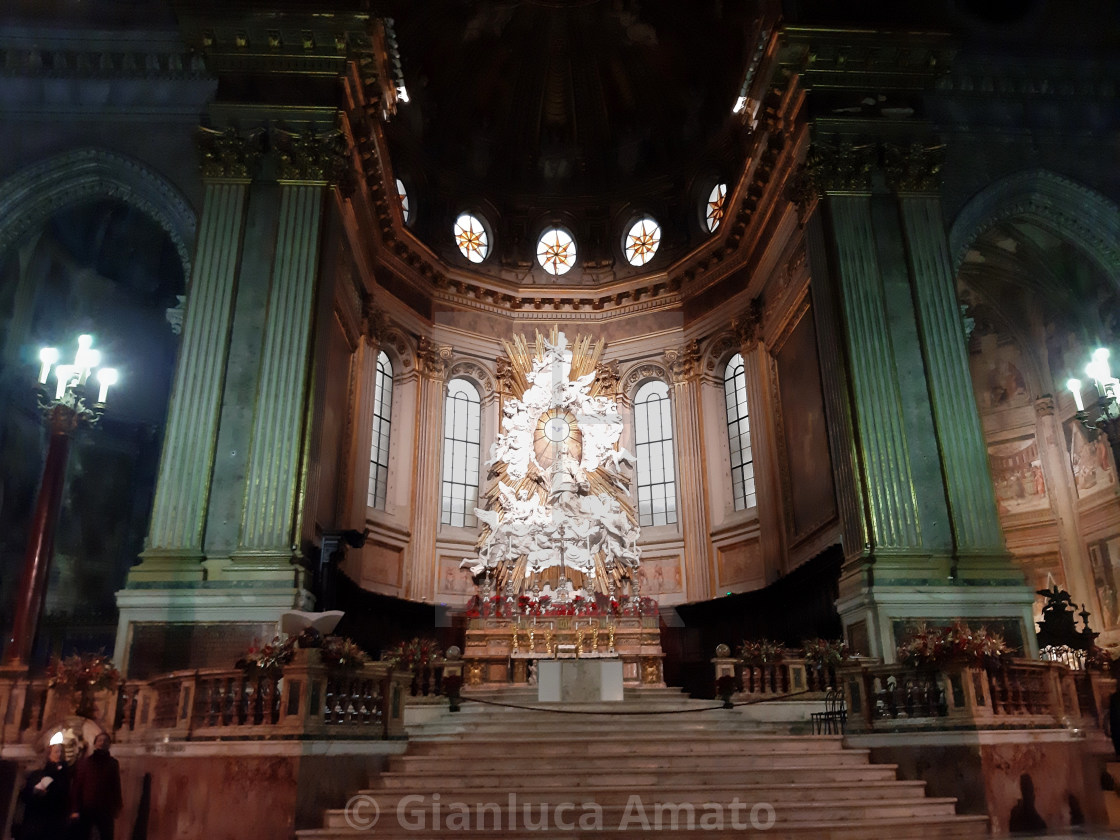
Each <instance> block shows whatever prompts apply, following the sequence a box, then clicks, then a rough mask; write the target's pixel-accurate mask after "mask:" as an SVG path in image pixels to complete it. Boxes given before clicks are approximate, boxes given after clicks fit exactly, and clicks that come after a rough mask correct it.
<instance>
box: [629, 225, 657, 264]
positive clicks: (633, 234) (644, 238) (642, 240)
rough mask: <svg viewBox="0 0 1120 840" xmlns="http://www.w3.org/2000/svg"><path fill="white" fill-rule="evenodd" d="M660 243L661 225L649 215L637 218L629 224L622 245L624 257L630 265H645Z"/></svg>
mask: <svg viewBox="0 0 1120 840" xmlns="http://www.w3.org/2000/svg"><path fill="white" fill-rule="evenodd" d="M660 244H661V225H659V224H658V223H657V222H655V221H654V220H653V219H651V218H650V217H649V216H645V217H644V218H641V219H638V221H636V222H634V224H633V225H631V226H630V230H629V231H628V232H627V233H626V238H625V239H624V240H623V241H622V247H623V248H624V249H625V251H626V259H627V260H628V261H629V262H630V265H634V266H638V265H645V264H646V263H647V262H649V261H650V260H651V259H653V255H654V254H656V253H657V246H658V245H660Z"/></svg>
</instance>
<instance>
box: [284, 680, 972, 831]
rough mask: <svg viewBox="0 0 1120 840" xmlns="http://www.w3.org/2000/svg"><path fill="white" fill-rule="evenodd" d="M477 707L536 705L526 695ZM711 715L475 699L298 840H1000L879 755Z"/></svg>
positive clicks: (632, 695)
mask: <svg viewBox="0 0 1120 840" xmlns="http://www.w3.org/2000/svg"><path fill="white" fill-rule="evenodd" d="M477 696H478V697H480V698H485V699H486V700H489V701H491V702H495V703H507V704H511V705H536V703H535V695H534V694H532V693H530V692H529V691H526V690H524V689H522V690H517V689H511V690H506V691H502V692H491V693H487V694H485V695H481V694H480V695H477ZM620 705H621V706H622V709H621V710H622V711H624V712H625V714H619V713H618V712H619V711H620V708H619V707H620ZM714 706H718V703H713V702H712V701H696V700H689V699H687V698H683V697H682V696H681V695H680V693H679V692H677V691H675V690H671V689H660V690H659V689H651V690H642V691H639V692H631V691H628V692H627V700H626V702H625V703H623V704H588V705H579V706H569V705H566V706H564V707H561V708H562V709H563V712H564V713H558V712H555V711H526V710H521V709H515V708H506V707H502V706H496V705H487V704H483V703H480V702H471V701H470V698H469V697H468V698H467V699H466V700H465V701H464V704H463V708H462V711H460V712H459V713H456V714H450V713H447V712H444V713H442V714H439V715H438V716H436V717H434V718H433V719H432V720H431V721H429V722H427V723H425V724H423V725H420V726H416V727H410V732H409V737H410V741H409V746H408V750H407V751H406V752H405V754H403V755H400V756H396V757H393V758H391V759H390V761H389V766H388V768H387V770H386V772H383V773H381V774H380V775H379V776H377V777H376V778H375V779H373V780H372V787H371V788H369V789H367V790H364V791H360V792H357V794H356V796H355V797H354V798H353V799H351V805H350V808H349V809H342V808H339V809H334V810H330V811H328V812H327V814H326V819H325V822H324V827H323V828H321V829H314V830H309V831H301V832H298V836H299V837H300V838H303V840H328V838H329V839H330V840H341V838H348V837H378V838H406V837H408V838H418V837H439V838H443V837H448V836H456V837H459V836H465V837H471V838H479V839H480V840H481V838H487V840H490V839H491V838H492V839H493V840H497V838H512V837H517V838H523V837H534V838H550V839H551V838H564V837H591V836H597V835H600V834H607V833H609V835H610V836H612V837H615V838H620V840H629V838H638V837H647V836H649V835H651V834H657V833H660V832H661V831H664V832H666V835H665V836H667V837H672V838H677V839H679V838H686V840H692V839H693V838H713V840H714V838H723V837H731V836H737V835H741V834H743V833H744V832H746V833H748V834H754V835H755V836H758V837H766V838H772V840H782V839H783V838H799V839H800V840H810V839H811V840H829V838H832V839H834V840H880V839H881V840H905V838H915V840H917V838H921V840H949V839H950V838H962V840H963V838H970V840H971V838H981V837H986V836H987V825H988V820H987V817H985V816H958V815H957V814H956V800H954V799H938V798H933V797H928V796H926V795H925V783H924V782H906V781H899V780H898V778H897V776H896V769H897V768H896V765H893V764H879V765H876V764H871V763H870V760H869V754H868V750H859V749H845V748H844V747H843V745H842V743H841V739H840V738H839V737H833V736H806V735H790V734H788V733H787V732H782V731H779V729H778V728H777V727H767V726H765V725H760V724H759V723H757V722H756V721H753V720H751V719H749V718H748V717H747V716H746V715H745V714H743V713H742V710H741V709H735V710H733V711H732V710H725V709H718V708H713V707H714ZM570 712H577V713H576V714H572V713H570ZM589 712H594V713H595V714H586V713H589ZM602 712H607V713H602ZM609 712H614V714H610V713H609ZM682 712H683V713H682ZM375 813H377V814H379V817H378V818H377V820H376V823H375V824H372V823H371V820H372V819H373V815H374V814H375Z"/></svg>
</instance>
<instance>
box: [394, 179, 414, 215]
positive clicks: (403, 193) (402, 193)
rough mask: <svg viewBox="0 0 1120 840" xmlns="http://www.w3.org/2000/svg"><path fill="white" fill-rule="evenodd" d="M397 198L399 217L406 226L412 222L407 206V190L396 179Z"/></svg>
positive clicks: (409, 209)
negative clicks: (399, 207) (398, 200)
mask: <svg viewBox="0 0 1120 840" xmlns="http://www.w3.org/2000/svg"><path fill="white" fill-rule="evenodd" d="M397 198H399V199H400V200H401V217H402V218H403V219H404V223H405V224H406V225H407V224H408V223H409V222H410V221H412V210H411V208H410V207H409V204H408V190H406V189H405V188H404V181H402V180H401V179H400V178H397Z"/></svg>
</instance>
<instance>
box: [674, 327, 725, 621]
mask: <svg viewBox="0 0 1120 840" xmlns="http://www.w3.org/2000/svg"><path fill="white" fill-rule="evenodd" d="M665 362H666V366H667V367H668V369H669V376H670V378H671V379H672V383H673V401H672V402H673V424H674V427H675V428H674V431H675V433H676V434H675V441H676V445H677V460H678V463H679V464H680V471H679V472H678V473H677V476H678V481H679V482H680V484H679V487H678V492H679V493H680V502H681V508H680V510H681V522H680V530H681V534H682V535H683V536H684V558H683V563H682V564H681V565H682V567H683V569H684V590H685V597H686V599H687V600H689V601H702V600H705V599H707V598H711V597H712V596H713V595H714V594H715V593H714V590H713V586H714V577H713V575H712V558H711V554H710V545H711V540H710V538H709V523H708V508H707V503H706V499H707V494H706V493H705V488H704V480H703V476H704V474H705V464H706V460H705V457H704V442H703V434H702V431H703V418H702V417H701V416H700V412H701V399H700V349H699V347H698V345H697V343H696V342H695V341H690V342H688V343H687V344H686V345H684V346H683V347H679V348H675V349H672V350H667V351H666V352H665Z"/></svg>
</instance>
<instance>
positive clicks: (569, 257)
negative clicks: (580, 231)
mask: <svg viewBox="0 0 1120 840" xmlns="http://www.w3.org/2000/svg"><path fill="white" fill-rule="evenodd" d="M537 262H539V263H540V264H541V267H542V268H543V269H544V270H545V271H547V272H548V273H549V274H553V275H555V276H557V277H559V276H560V275H561V274H564V273H566V272H567V271H569V270H570V269H571V267H572V266H573V265H575V264H576V242H575V240H574V239H572V235H571V234H570V233H568V232H567V231H566V230H564V229H563V228H558V227H554V228H549V229H548V230H546V231H545V232H544V233H542V234H541V238H540V239H538V240H537Z"/></svg>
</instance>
